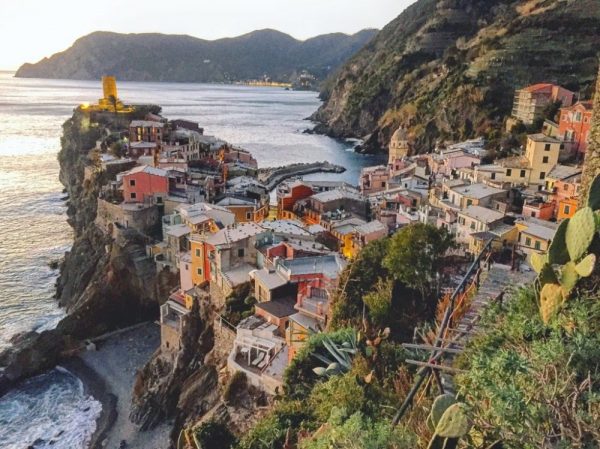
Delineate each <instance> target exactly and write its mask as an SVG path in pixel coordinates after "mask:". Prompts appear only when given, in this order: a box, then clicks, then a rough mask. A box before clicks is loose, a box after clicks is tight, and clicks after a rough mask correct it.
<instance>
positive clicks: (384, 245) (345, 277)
mask: <svg viewBox="0 0 600 449" xmlns="http://www.w3.org/2000/svg"><path fill="white" fill-rule="evenodd" d="M388 245H389V239H388V238H384V239H380V240H375V241H373V242H370V243H369V244H368V245H367V246H365V248H363V250H362V251H361V252H360V253H359V254H358V256H357V257H356V259H355V260H354V261H352V263H351V264H350V265H349V266H348V267H347V268H346V269H345V270H344V272H343V273H342V276H341V279H340V285H342V286H345V288H344V289H343V290H340V291H339V292H337V293H336V296H335V297H334V300H333V304H332V320H331V326H332V327H333V328H334V329H339V328H342V327H345V326H347V325H350V324H359V323H360V317H361V316H362V311H363V297H364V296H365V295H367V294H368V293H369V292H370V291H371V290H372V288H373V286H374V285H375V284H376V282H377V281H378V279H380V278H383V279H385V278H386V277H387V275H388V273H387V269H386V268H385V267H384V266H383V265H382V261H383V259H384V257H385V255H386V254H387V249H388Z"/></svg>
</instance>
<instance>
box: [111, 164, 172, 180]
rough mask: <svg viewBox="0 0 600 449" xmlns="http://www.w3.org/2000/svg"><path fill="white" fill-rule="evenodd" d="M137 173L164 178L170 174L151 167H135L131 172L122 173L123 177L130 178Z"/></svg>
mask: <svg viewBox="0 0 600 449" xmlns="http://www.w3.org/2000/svg"><path fill="white" fill-rule="evenodd" d="M136 173H147V174H149V175H154V176H162V177H166V176H167V174H168V173H167V171H166V170H163V169H162V168H156V167H150V166H149V165H138V166H136V167H133V168H132V169H131V170H128V171H126V172H123V173H121V175H122V176H130V175H135V174H136Z"/></svg>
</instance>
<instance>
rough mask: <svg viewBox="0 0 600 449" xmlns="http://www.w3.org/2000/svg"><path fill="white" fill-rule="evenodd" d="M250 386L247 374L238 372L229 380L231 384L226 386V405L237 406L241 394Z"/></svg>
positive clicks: (224, 394)
mask: <svg viewBox="0 0 600 449" xmlns="http://www.w3.org/2000/svg"><path fill="white" fill-rule="evenodd" d="M247 386H248V378H247V377H246V373H244V372H242V371H236V372H235V373H233V376H231V379H229V382H228V383H227V385H226V386H225V391H224V392H223V400H224V401H225V403H226V404H235V403H236V402H237V401H238V400H239V398H240V396H241V394H242V393H243V392H244V391H245V390H246V387H247Z"/></svg>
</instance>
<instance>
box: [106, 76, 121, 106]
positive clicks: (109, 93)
mask: <svg viewBox="0 0 600 449" xmlns="http://www.w3.org/2000/svg"><path fill="white" fill-rule="evenodd" d="M102 92H103V93H104V99H105V100H108V99H109V98H110V97H115V98H119V96H118V95H117V80H116V79H115V77H114V76H103V77H102Z"/></svg>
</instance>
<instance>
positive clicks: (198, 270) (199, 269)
mask: <svg viewBox="0 0 600 449" xmlns="http://www.w3.org/2000/svg"><path fill="white" fill-rule="evenodd" d="M196 273H197V274H198V276H202V268H196Z"/></svg>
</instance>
